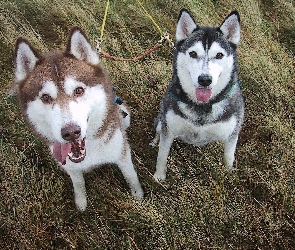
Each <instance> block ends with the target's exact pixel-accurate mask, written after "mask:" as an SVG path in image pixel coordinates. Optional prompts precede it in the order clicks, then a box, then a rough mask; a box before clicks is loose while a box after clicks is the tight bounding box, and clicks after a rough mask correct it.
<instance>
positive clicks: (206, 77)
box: [198, 74, 212, 87]
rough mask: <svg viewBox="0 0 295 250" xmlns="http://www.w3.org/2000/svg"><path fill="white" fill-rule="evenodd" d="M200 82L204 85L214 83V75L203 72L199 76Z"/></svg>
mask: <svg viewBox="0 0 295 250" xmlns="http://www.w3.org/2000/svg"><path fill="white" fill-rule="evenodd" d="M198 82H199V84H200V85H201V86H203V87H208V86H209V85H210V84H211V83H212V76H210V75H207V74H203V75H200V76H199V77H198Z"/></svg>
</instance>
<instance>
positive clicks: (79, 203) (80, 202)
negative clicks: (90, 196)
mask: <svg viewBox="0 0 295 250" xmlns="http://www.w3.org/2000/svg"><path fill="white" fill-rule="evenodd" d="M75 203H76V207H77V208H78V209H79V210H80V211H82V212H84V211H85V210H86V207H87V199H86V196H79V197H75Z"/></svg>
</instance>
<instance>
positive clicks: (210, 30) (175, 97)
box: [152, 9, 244, 180]
mask: <svg viewBox="0 0 295 250" xmlns="http://www.w3.org/2000/svg"><path fill="white" fill-rule="evenodd" d="M239 40H240V19H239V14H238V12H236V11H233V12H232V13H231V14H230V15H229V16H228V17H227V18H226V19H225V20H224V21H223V23H222V24H221V25H220V26H219V27H202V26H198V25H197V24H196V23H195V21H194V19H193V18H192V16H191V15H190V13H189V12H188V11H187V10H185V9H183V10H181V12H180V15H179V18H178V22H177V27H176V47H175V52H174V72H173V77H172V81H171V82H170V84H169V86H168V89H167V91H166V93H165V94H164V96H163V98H162V100H161V103H160V112H159V115H158V117H157V119H156V132H157V134H156V137H155V139H154V140H153V142H152V144H154V145H155V144H156V143H157V142H158V140H159V139H160V141H159V152H158V159H157V165H156V172H155V174H154V177H155V179H157V180H165V179H166V170H167V166H166V165H167V157H168V154H169V151H170V147H171V145H172V142H173V140H174V139H180V140H182V141H184V142H186V143H190V144H194V145H200V146H201V145H205V144H207V143H211V142H215V141H222V142H224V164H225V166H226V167H227V168H228V169H232V168H233V161H234V155H235V149H236V144H237V140H238V135H239V131H240V128H241V125H242V122H243V117H244V98H243V96H242V93H241V88H240V82H239V78H238V69H237V55H236V48H237V44H238V42H239Z"/></svg>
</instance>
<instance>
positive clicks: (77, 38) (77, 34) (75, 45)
mask: <svg viewBox="0 0 295 250" xmlns="http://www.w3.org/2000/svg"><path fill="white" fill-rule="evenodd" d="M66 53H69V54H71V55H73V56H74V57H75V58H77V59H78V60H82V61H86V62H87V63H89V64H91V65H97V64H99V61H100V60H99V57H98V55H97V53H96V51H95V50H94V49H93V48H92V46H91V44H90V42H89V40H88V38H87V37H86V35H85V34H84V32H83V31H82V30H81V29H80V28H78V27H74V28H73V29H72V30H71V33H70V36H69V41H68V45H67V49H66Z"/></svg>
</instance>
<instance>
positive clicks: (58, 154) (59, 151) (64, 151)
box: [53, 141, 71, 165]
mask: <svg viewBox="0 0 295 250" xmlns="http://www.w3.org/2000/svg"><path fill="white" fill-rule="evenodd" d="M70 152H71V143H65V144H61V143H59V142H58V141H56V142H54V144H53V155H54V157H55V159H56V160H58V161H59V162H61V163H62V165H65V164H66V158H67V156H68V153H70Z"/></svg>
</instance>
